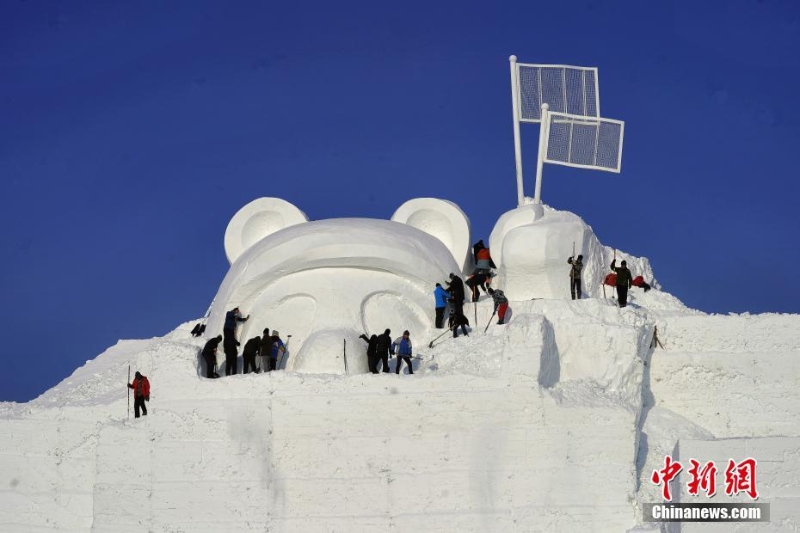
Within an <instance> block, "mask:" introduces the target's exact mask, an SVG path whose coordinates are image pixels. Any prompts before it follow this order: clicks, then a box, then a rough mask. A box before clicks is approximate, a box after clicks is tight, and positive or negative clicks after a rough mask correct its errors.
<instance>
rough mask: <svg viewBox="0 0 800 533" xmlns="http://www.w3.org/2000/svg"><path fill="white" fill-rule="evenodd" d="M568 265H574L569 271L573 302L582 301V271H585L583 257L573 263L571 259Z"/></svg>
mask: <svg viewBox="0 0 800 533" xmlns="http://www.w3.org/2000/svg"><path fill="white" fill-rule="evenodd" d="M567 264H568V265H572V268H570V269H569V291H570V293H572V299H573V300H576V299H577V300H580V299H581V270H583V256H582V255H579V256H578V259H576V260H574V261H573V258H572V257H570V258H569V259H567Z"/></svg>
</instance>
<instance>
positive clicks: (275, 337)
mask: <svg viewBox="0 0 800 533" xmlns="http://www.w3.org/2000/svg"><path fill="white" fill-rule="evenodd" d="M270 341H271V345H272V351H271V352H270V358H269V369H270V370H277V368H278V363H280V362H281V358H282V357H283V354H284V353H286V345H285V344H283V341H282V340H281V337H280V333H278V330H277V329H273V330H272V337H270Z"/></svg>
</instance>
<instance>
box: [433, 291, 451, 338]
mask: <svg viewBox="0 0 800 533" xmlns="http://www.w3.org/2000/svg"><path fill="white" fill-rule="evenodd" d="M433 297H434V299H435V300H436V329H442V328H443V327H444V310H445V308H446V307H447V299H448V298H450V293H448V292H447V291H446V290H444V288H442V286H441V284H439V283H437V284H436V288H435V289H434V290H433Z"/></svg>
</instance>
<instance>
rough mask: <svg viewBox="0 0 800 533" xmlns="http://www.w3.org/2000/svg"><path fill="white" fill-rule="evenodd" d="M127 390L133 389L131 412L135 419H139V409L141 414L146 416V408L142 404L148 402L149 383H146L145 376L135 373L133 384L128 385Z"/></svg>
mask: <svg viewBox="0 0 800 533" xmlns="http://www.w3.org/2000/svg"><path fill="white" fill-rule="evenodd" d="M128 388H129V389H133V412H134V414H135V415H136V418H139V409H140V408H141V410H142V414H143V415H144V416H147V407H145V405H144V402H149V401H150V382H149V381H147V376H143V375H142V374H140V373H139V372H136V376H134V378H133V383H128Z"/></svg>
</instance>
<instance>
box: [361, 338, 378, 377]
mask: <svg viewBox="0 0 800 533" xmlns="http://www.w3.org/2000/svg"><path fill="white" fill-rule="evenodd" d="M358 338H359V339H364V340H365V341H367V367H368V368H369V371H370V372H372V373H373V374H377V373H378V336H377V335H371V336H370V337H367V336H366V335H359V337H358Z"/></svg>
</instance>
